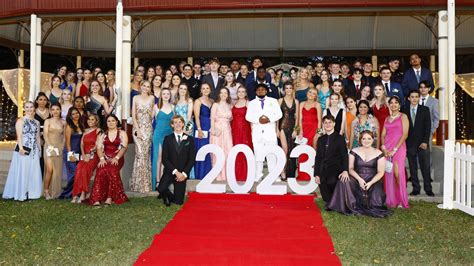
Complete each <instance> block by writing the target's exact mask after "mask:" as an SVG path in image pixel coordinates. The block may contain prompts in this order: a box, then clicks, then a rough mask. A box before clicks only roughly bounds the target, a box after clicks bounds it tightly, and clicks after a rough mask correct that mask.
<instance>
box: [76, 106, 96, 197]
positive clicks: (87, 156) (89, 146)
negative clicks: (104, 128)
mask: <svg viewBox="0 0 474 266" xmlns="http://www.w3.org/2000/svg"><path fill="white" fill-rule="evenodd" d="M87 125H88V128H87V129H86V131H85V132H84V135H83V136H82V140H81V161H79V163H78V164H77V168H76V175H75V177H74V186H73V188H72V196H73V198H72V201H71V202H72V203H81V202H82V201H84V200H85V198H86V193H87V192H89V182H90V181H91V178H92V174H93V173H94V170H95V168H96V167H97V164H98V163H99V158H98V157H97V154H96V152H95V150H96V148H95V144H96V141H97V134H98V133H99V132H100V129H98V128H97V127H98V125H99V117H97V116H96V115H89V117H88V118H87Z"/></svg>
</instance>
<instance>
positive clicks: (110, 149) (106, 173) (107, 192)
mask: <svg viewBox="0 0 474 266" xmlns="http://www.w3.org/2000/svg"><path fill="white" fill-rule="evenodd" d="M119 134H120V132H119V133H117V137H116V138H115V140H114V141H110V139H109V136H108V135H106V136H105V139H104V157H105V160H106V161H107V163H106V164H105V165H104V166H103V167H99V168H97V171H96V174H95V180H94V185H93V186H92V193H91V197H90V203H92V204H93V203H95V202H104V201H105V200H106V199H107V198H112V202H114V203H115V204H122V203H124V202H126V201H127V200H128V198H127V195H126V194H125V191H124V189H123V184H122V179H121V178H120V169H121V168H122V166H123V157H122V158H120V160H119V163H118V165H113V164H112V162H111V160H112V159H113V158H114V157H115V156H116V155H117V153H118V152H119V147H120V135H119Z"/></svg>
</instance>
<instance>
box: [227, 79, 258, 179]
mask: <svg viewBox="0 0 474 266" xmlns="http://www.w3.org/2000/svg"><path fill="white" fill-rule="evenodd" d="M248 103H249V101H248V99H247V90H246V89H245V88H244V87H242V86H241V87H239V88H238V89H237V101H236V102H235V105H234V107H232V142H233V144H234V145H237V144H245V145H247V146H249V147H250V149H253V145H252V130H251V128H250V124H249V122H248V121H247V120H245V114H246V113H247V105H248ZM235 178H236V179H237V181H245V180H247V161H246V159H245V155H243V154H242V153H239V154H238V155H237V158H236V160H235Z"/></svg>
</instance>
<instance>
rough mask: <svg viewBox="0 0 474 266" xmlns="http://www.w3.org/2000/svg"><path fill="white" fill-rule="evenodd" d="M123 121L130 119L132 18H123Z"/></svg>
mask: <svg viewBox="0 0 474 266" xmlns="http://www.w3.org/2000/svg"><path fill="white" fill-rule="evenodd" d="M122 49H123V50H122V119H127V118H129V117H130V75H131V71H130V68H131V64H132V17H130V16H123V42H122Z"/></svg>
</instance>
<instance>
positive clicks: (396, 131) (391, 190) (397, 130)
mask: <svg viewBox="0 0 474 266" xmlns="http://www.w3.org/2000/svg"><path fill="white" fill-rule="evenodd" d="M384 127H385V130H386V134H385V142H384V145H385V148H386V149H387V150H388V151H391V150H392V149H393V148H394V147H395V145H397V143H398V141H399V140H400V138H401V137H402V136H403V124H402V116H401V115H400V116H399V117H398V118H396V119H395V120H393V121H392V122H390V120H389V118H387V119H386V120H385V123H384ZM406 158H407V148H406V145H405V142H403V144H402V145H401V146H400V147H399V148H398V150H397V152H396V153H395V154H394V155H393V158H392V163H393V171H394V170H395V165H397V166H398V175H399V178H400V182H399V184H397V182H396V180H395V176H394V174H393V171H392V173H390V174H389V173H387V172H385V193H386V194H387V202H386V203H387V207H389V208H396V207H398V206H400V205H401V206H402V207H403V208H408V193H407V180H406V175H405V159H406ZM387 160H389V159H387Z"/></svg>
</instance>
